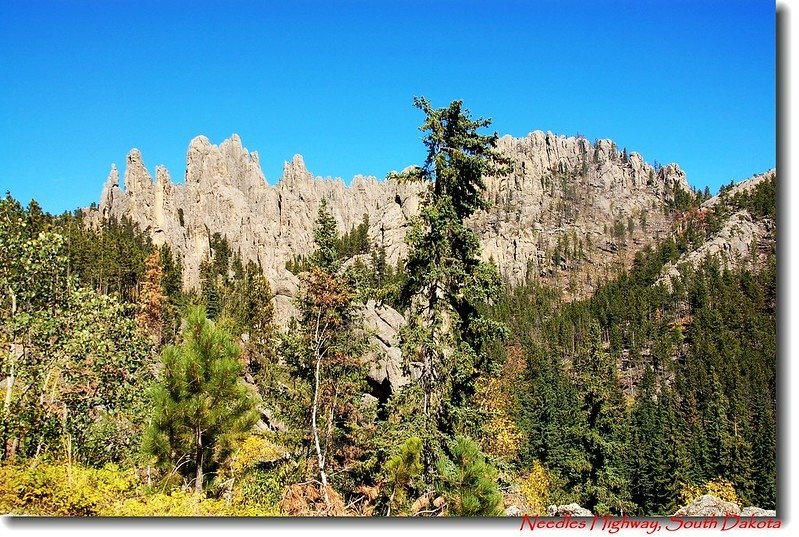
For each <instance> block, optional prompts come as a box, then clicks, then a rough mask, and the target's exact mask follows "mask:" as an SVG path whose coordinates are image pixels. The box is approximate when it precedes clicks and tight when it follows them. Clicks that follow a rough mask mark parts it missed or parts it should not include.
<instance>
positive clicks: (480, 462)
mask: <svg viewBox="0 0 799 537" xmlns="http://www.w3.org/2000/svg"><path fill="white" fill-rule="evenodd" d="M451 452H452V457H451V459H447V458H441V459H439V461H438V472H439V474H440V475H441V488H442V490H443V491H444V494H445V496H446V498H447V506H448V511H449V515H450V516H498V515H499V514H500V513H501V510H500V505H501V504H502V494H500V492H499V490H498V489H497V470H496V468H494V467H492V466H491V465H490V464H488V463H487V462H486V460H485V456H484V455H483V454H482V453H481V452H480V450H479V449H478V447H477V444H475V443H474V441H472V440H470V439H469V438H466V437H464V436H458V437H457V438H456V439H455V442H454V444H453V446H452V448H451Z"/></svg>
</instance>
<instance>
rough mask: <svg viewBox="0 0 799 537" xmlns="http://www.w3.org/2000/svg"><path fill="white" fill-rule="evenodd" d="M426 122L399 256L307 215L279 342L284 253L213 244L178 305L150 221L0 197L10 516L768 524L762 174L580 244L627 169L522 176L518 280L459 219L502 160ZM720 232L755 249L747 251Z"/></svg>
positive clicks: (3, 500)
mask: <svg viewBox="0 0 799 537" xmlns="http://www.w3.org/2000/svg"><path fill="white" fill-rule="evenodd" d="M414 104H415V106H416V107H417V108H418V112H419V117H420V119H421V122H422V123H421V127H420V131H421V135H420V136H421V137H422V142H423V144H420V145H419V161H420V162H423V164H421V165H419V166H411V167H408V168H405V169H404V170H403V171H401V172H394V173H392V174H390V175H389V176H388V177H386V178H384V179H381V181H387V182H391V183H392V184H394V183H396V185H398V186H397V188H398V189H400V188H403V189H416V190H414V192H416V191H418V192H419V193H420V194H419V200H420V201H419V204H418V209H417V210H415V212H414V213H413V215H412V217H411V218H410V219H409V220H408V223H407V226H406V228H403V235H404V236H403V238H402V249H401V252H402V255H400V256H399V257H397V256H396V255H395V252H394V250H392V249H387V248H386V245H385V244H381V242H380V241H378V240H376V239H375V237H378V236H379V234H380V233H379V226H380V225H381V224H380V223H378V222H375V219H374V217H372V218H371V219H370V217H369V216H368V215H365V216H364V217H363V218H362V219H361V218H360V215H358V218H359V219H360V222H361V223H360V224H358V225H355V226H347V227H344V226H342V225H341V222H342V219H341V215H340V214H339V209H338V207H339V205H336V206H335V207H334V200H333V198H330V199H327V198H323V199H322V200H320V202H319V203H318V204H315V205H314V213H315V219H314V221H313V224H312V228H311V229H309V230H308V231H309V233H311V237H310V240H311V241H312V244H313V246H312V247H311V248H310V249H302V250H293V251H292V256H291V258H290V259H288V261H286V263H285V270H284V272H285V273H286V274H287V277H290V278H291V281H296V282H297V287H296V292H294V291H292V295H293V296H291V298H290V307H291V314H290V315H288V316H286V318H279V317H280V312H279V311H278V309H277V306H276V302H275V297H276V296H277V295H279V294H281V293H282V291H281V292H280V293H279V292H278V290H276V289H275V286H276V284H275V279H274V278H273V272H270V270H271V269H269V270H267V267H266V266H265V265H263V263H262V260H263V259H267V258H269V256H271V255H272V254H271V253H270V252H269V251H266V250H263V249H262V251H260V252H259V256H261V257H259V258H253V257H251V256H249V255H245V254H243V253H242V252H243V251H244V250H242V246H241V244H239V242H238V241H237V240H234V239H233V238H232V237H229V236H227V235H226V234H225V233H223V232H222V231H221V230H220V229H213V228H212V227H210V226H207V229H206V231H205V239H204V240H205V242H204V243H203V248H205V250H204V251H205V252H206V253H205V257H204V259H203V260H202V262H201V264H200V266H199V273H198V274H199V277H198V278H197V281H196V282H191V281H189V280H190V278H186V271H187V270H188V268H187V266H185V257H184V255H183V253H182V252H183V251H184V250H180V249H176V248H175V246H174V244H170V242H169V241H164V240H162V239H161V238H159V235H158V233H156V232H155V231H154V228H155V224H153V227H152V228H151V227H147V226H143V225H142V224H141V221H135V220H134V219H132V218H129V217H127V216H124V215H122V216H119V215H118V214H116V213H109V214H107V215H102V214H101V211H100V212H98V211H97V208H96V207H93V208H91V210H93V211H95V212H94V213H91V214H100V215H101V216H98V217H96V218H94V217H92V218H90V217H89V215H90V209H78V210H76V211H74V212H67V213H64V214H61V215H53V214H49V213H47V212H44V211H43V210H42V208H41V207H40V206H39V205H38V204H37V202H36V201H33V200H32V201H30V202H29V203H26V202H24V201H22V200H17V199H14V198H13V197H12V196H11V194H6V195H5V197H4V198H3V199H2V200H0V349H2V350H0V395H1V396H2V398H3V403H2V414H1V415H0V512H2V513H10V514H16V515H47V516H150V515H158V516H379V517H386V516H388V517H406V516H418V517H439V516H449V517H498V516H505V515H509V514H514V513H516V514H519V513H522V514H529V515H531V516H532V515H533V514H538V515H541V516H546V515H547V514H548V509H549V508H550V506H555V507H557V506H562V505H567V504H572V503H576V504H578V505H579V506H580V507H582V508H584V509H587V510H589V511H590V512H591V513H592V514H599V515H606V514H607V515H612V516H621V515H624V514H627V515H630V516H671V515H672V514H674V513H675V512H676V511H677V510H678V509H680V508H681V507H683V506H686V505H688V504H690V503H691V502H693V501H694V500H696V499H697V498H699V497H701V496H703V495H706V494H711V495H713V496H715V497H717V498H719V499H721V500H724V501H729V502H734V503H736V504H738V505H740V506H741V507H742V508H743V506H757V507H759V508H761V509H768V510H773V509H776V506H777V488H778V487H777V475H778V473H777V415H778V409H777V395H776V385H777V319H776V317H777V313H776V312H777V254H776V244H777V242H776V235H777V214H776V205H777V204H776V190H777V175H776V173H775V172H769V173H767V174H765V175H762V176H756V178H755V179H756V180H750V181H751V182H744V183H740V184H732V183H731V184H730V185H728V186H725V187H722V188H721V190H720V192H718V193H711V192H709V191H707V190H706V191H704V192H703V191H700V190H693V189H691V188H688V189H685V188H681V187H680V186H679V185H678V184H677V183H674V184H673V185H672V184H671V183H669V184H668V185H667V186H664V187H663V189H664V190H663V193H662V194H661V195H662V199H663V200H664V201H663V205H662V206H658V207H656V208H651V207H650V208H647V209H646V210H643V211H639V212H636V213H634V214H633V213H629V214H628V213H625V212H623V211H619V212H618V214H619V215H620V216H619V217H618V219H616V220H615V221H612V220H611V221H605V222H600V223H599V224H598V228H599V229H598V231H597V232H596V233H593V234H592V233H583V234H580V233H581V232H580V231H579V229H577V227H576V226H572V227H570V225H571V224H570V222H573V221H575V219H576V218H578V216H579V215H578V213H581V214H587V213H586V212H590V211H591V210H592V209H591V206H590V200H589V201H583V200H584V199H586V200H587V199H588V198H585V197H584V196H583V194H582V192H583V191H582V190H581V189H582V188H583V187H582V186H581V185H582V183H581V181H584V180H585V179H584V178H586V177H589V176H590V177H594V176H595V175H591V174H595V172H594V171H593V170H597V169H600V167H601V166H603V165H604V164H603V162H604V161H600V160H601V159H615V160H614V161H613V162H614V166H619V167H620V169H632V168H635V167H636V166H643V164H640V165H639V163H638V162H639V161H638V160H636V159H637V158H638V157H637V155H633V154H628V152H627V150H626V149H624V151H623V152H622V151H619V150H618V149H616V148H615V147H614V148H613V150H612V151H610V150H609V151H608V152H607V154H608V155H609V156H607V155H606V154H605V153H601V152H600V151H599V150H596V151H595V150H594V148H595V147H604V146H603V145H601V144H600V143H599V142H597V143H596V144H594V145H592V144H590V143H588V142H587V141H586V142H585V147H586V148H587V149H586V151H591V153H588V152H587V153H586V155H587V156H586V157H585V159H584V160H583V161H582V164H581V165H580V166H576V167H574V168H572V169H569V170H563V169H556V170H552V173H551V174H550V175H548V176H546V177H544V176H542V177H540V178H536V180H535V182H536V185H535V188H539V189H540V190H541V192H542V194H541V195H542V196H551V195H553V194H552V193H553V192H556V191H557V196H558V198H557V199H558V200H560V202H561V205H560V206H558V208H557V209H553V213H552V214H553V215H554V216H552V218H557V219H559V222H562V225H561V224H558V225H559V226H560V227H558V229H559V230H562V231H557V235H556V236H557V241H555V240H554V239H553V242H551V243H543V242H542V247H541V249H540V250H539V252H540V257H538V258H534V257H532V256H530V257H524V256H526V255H527V254H525V253H519V254H516V253H515V252H514V253H513V256H514V259H515V260H516V261H517V262H518V263H519V264H524V263H527V265H528V266H530V267H533V266H534V265H535V268H534V269H531V270H528V271H526V273H525V274H523V275H522V277H514V278H509V277H508V276H507V274H505V273H503V271H501V270H500V268H499V265H498V264H497V262H496V258H495V257H494V253H493V252H492V253H491V254H490V255H489V253H488V252H487V251H486V250H485V247H484V245H485V244H486V243H485V242H481V241H482V238H483V236H484V235H480V234H479V233H478V227H479V226H478V225H477V224H476V222H483V220H481V218H484V215H485V214H494V213H487V211H488V210H489V209H492V207H493V208H494V209H497V210H499V209H501V210H502V211H503V212H502V214H503V215H511V214H513V210H515V209H514V208H513V206H512V200H510V199H509V198H508V199H503V198H501V197H498V196H489V195H488V187H487V185H488V181H489V180H491V181H500V180H502V181H508V182H509V183H511V182H512V178H513V177H518V176H519V175H518V174H519V173H521V172H520V171H519V164H518V162H516V161H514V159H513V158H512V155H509V153H508V152H506V151H501V150H500V149H501V148H500V147H499V144H498V141H499V137H498V135H496V134H492V133H491V131H490V126H491V121H490V120H487V119H482V118H479V117H474V116H472V115H471V113H470V112H469V111H468V110H467V109H466V108H465V107H464V105H463V104H462V103H461V102H460V101H453V102H452V103H450V104H449V105H447V106H445V107H443V108H436V107H434V106H433V105H432V104H431V103H430V102H429V101H428V100H426V99H424V98H417V99H415V101H414ZM580 143H582V142H580ZM590 155H594V156H593V157H592V156H590ZM646 166H648V165H646ZM660 168H661V167H660V166H659V165H658V166H656V167H653V168H651V171H650V172H649V173H650V176H649V178H648V179H647V178H646V177H644V179H643V180H644V181H649V184H650V185H657V184H659V183H658V181H659V178H660V177H662V176H663V173H665V171H664V172H662V173H661V170H660ZM642 169H647V170H649V169H650V168H642ZM664 170H665V167H664ZM514 174H516V175H514ZM597 176H598V175H597ZM539 179H540V181H539ZM188 181H189V177H188V175H187V182H188ZM503 184H504V183H503ZM508 188H510V187H508ZM585 188H589V187H585ZM621 188H624V187H623V186H622V187H621ZM652 188H655V187H654V186H652ZM658 188H659V187H658ZM499 191H500V192H502V190H499ZM570 196H571V197H570ZM131 199H133V198H131ZM134 201H135V200H134ZM131 203H133V202H131ZM131 206H132V205H131ZM406 208H407V206H403V210H404V209H406ZM183 211H187V213H186V215H185V218H186V221H187V222H188V219H189V215H188V211H189V209H188V208H187V207H181V208H180V210H179V214H180V220H181V222H180V226H183V219H184V213H183ZM571 213H574V214H571ZM231 214H232V213H231ZM221 217H224V215H221V216H220V218H221ZM503 218H505V217H504V216H503ZM507 221H510V222H513V217H512V216H507ZM503 222H504V221H503ZM503 222H493V221H491V222H488V223H486V224H485V227H486V229H490V227H491V226H492V225H494V226H495V227H497V229H500V230H501V229H504V228H502V226H503V225H505V224H504V223H503ZM187 225H188V224H187ZM480 225H482V224H480ZM656 225H660V226H661V228H662V232H658V233H657V234H655V232H654V231H645V230H647V229H649V230H652V229H654V228H655V226H656ZM524 226H526V224H525V225H524ZM524 226H522V225H521V224H520V227H524ZM603 226H604V231H603V229H602V227H603ZM736 226H738V227H736ZM529 227H531V228H532V226H529ZM481 229H482V228H481ZM736 229H757V230H765V231H762V232H757V233H754V234H753V235H751V237H750V238H747V239H746V241H748V242H747V243H746V245H745V247H744V249H743V251H744V253H745V255H743V254H742V255H737V254H730V253H729V251H728V250H729V248H727V247H726V246H725V244H727V243H725V242H724V241H727V242H729V240H727V239H726V238H725V237H728V235H729V233H731V231H730V230H736ZM569 230H576V231H569ZM528 232H529V233H538V231H536V230H533V229H526V228H525V229H520V230H519V231H518V233H519V234H522V233H528ZM553 236H555V235H553ZM729 236H732V235H729ZM736 236H737V235H736ZM592 237H593V239H592ZM542 240H543V239H542ZM730 240H731V239H730ZM720 241H721V242H720ZM719 244H721V246H719ZM607 245H609V246H607ZM181 248H182V246H181ZM602 248H605V250H607V251H605V250H602ZM397 251H400V250H397ZM600 255H601V256H606V257H607V258H608V259H610V258H611V257H612V258H613V259H615V260H617V261H616V262H615V265H612V266H611V265H608V264H600V263H599V262H598V261H595V260H596V259H599V257H597V256H600ZM392 256H393V257H392ZM602 259H605V258H602ZM542 260H543V261H542ZM592 260H594V261H592ZM609 266H610V267H611V268H608V267H609ZM540 267H546V268H540ZM280 269H281V270H283V269H284V267H282V266H281V267H280ZM284 294H285V293H284ZM281 296H282V295H281ZM367 305H369V307H370V308H372V311H373V310H374V308H376V307H379V308H386V309H387V310H388V309H390V310H391V311H392V312H395V313H396V315H395V316H396V317H397V318H401V319H402V323H401V324H400V325H399V326H398V327H397V335H396V338H397V339H396V345H394V346H393V347H392V351H391V352H392V353H394V354H392V356H395V357H396V360H397V361H396V364H395V365H396V367H395V369H396V371H397V373H396V375H397V378H400V376H401V378H402V379H403V380H402V382H401V383H400V382H396V383H394V382H393V380H392V383H389V382H388V381H385V382H382V383H378V382H376V381H375V380H374V378H373V377H374V375H373V374H370V368H372V369H374V368H375V367H376V366H375V364H385V363H386V361H387V360H388V358H385V356H388V354H387V352H388V351H386V349H385V348H381V347H379V346H378V345H376V343H375V341H376V339H375V333H374V329H373V328H371V327H370V326H368V323H365V312H366V311H367V309H368V308H367ZM280 311H283V310H280ZM381 367H388V366H385V365H383V366H381ZM392 367H394V366H392ZM392 374H393V373H392ZM549 514H550V515H552V514H553V513H552V512H550V513H549Z"/></svg>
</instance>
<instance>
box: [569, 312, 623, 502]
mask: <svg viewBox="0 0 799 537" xmlns="http://www.w3.org/2000/svg"><path fill="white" fill-rule="evenodd" d="M589 333H590V349H587V350H586V351H583V352H581V354H580V355H579V356H578V357H577V358H576V359H575V368H576V371H577V385H578V388H579V390H580V392H581V396H582V408H583V410H584V412H585V414H586V421H587V431H586V433H585V436H584V439H583V443H584V449H585V451H586V455H587V456H588V460H589V463H590V470H589V471H588V473H587V475H586V476H585V480H584V482H585V486H584V493H583V495H584V502H585V504H584V505H585V506H586V507H587V508H588V509H590V510H591V511H593V512H595V513H599V514H607V513H611V512H612V513H619V514H620V513H625V512H630V511H631V510H632V509H633V506H632V503H631V502H630V500H629V476H628V475H627V457H628V450H629V444H628V442H629V441H628V437H627V433H628V430H627V427H626V423H627V413H626V409H625V405H624V396H623V394H622V391H621V386H620V385H619V380H618V370H617V366H616V361H615V360H614V359H613V357H611V356H610V354H608V352H607V351H606V350H605V349H604V348H603V343H602V340H601V334H600V328H599V324H598V323H596V321H592V323H591V325H590V327H589Z"/></svg>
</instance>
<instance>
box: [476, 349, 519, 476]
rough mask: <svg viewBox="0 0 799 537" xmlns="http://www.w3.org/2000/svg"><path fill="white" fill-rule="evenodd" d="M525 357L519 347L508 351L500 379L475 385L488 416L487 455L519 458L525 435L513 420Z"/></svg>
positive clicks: (484, 438)
mask: <svg viewBox="0 0 799 537" xmlns="http://www.w3.org/2000/svg"><path fill="white" fill-rule="evenodd" d="M525 368H526V363H525V360H524V355H523V353H522V352H521V350H520V349H519V348H518V347H516V346H511V347H509V348H508V358H507V360H506V362H505V364H503V366H502V371H501V372H500V373H499V375H497V376H483V377H480V378H479V379H477V382H476V385H475V402H476V403H477V405H478V406H479V407H480V409H481V410H482V411H483V412H484V413H485V414H486V416H487V420H486V424H485V425H484V427H483V434H482V437H481V439H480V440H481V444H482V448H483V451H484V452H485V453H486V455H489V456H490V457H493V458H500V459H505V460H506V461H510V460H513V459H515V458H516V456H517V455H518V454H519V448H520V446H521V442H522V434H521V433H520V432H519V429H518V427H517V426H516V422H515V421H514V419H513V416H514V415H515V414H516V413H517V411H518V408H517V402H516V395H515V393H516V390H517V383H518V380H519V379H520V378H521V377H522V375H523V374H524V370H525Z"/></svg>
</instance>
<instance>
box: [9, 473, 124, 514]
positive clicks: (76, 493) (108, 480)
mask: <svg viewBox="0 0 799 537" xmlns="http://www.w3.org/2000/svg"><path fill="white" fill-rule="evenodd" d="M134 481H135V475H134V473H133V471H124V470H120V469H119V468H117V467H116V466H114V465H107V466H105V467H103V468H100V469H97V468H86V467H83V466H77V465H67V464H57V463H46V462H38V461H34V462H33V463H32V464H31V465H29V466H11V465H5V466H2V467H0V509H1V510H2V511H3V512H4V513H13V514H31V515H49V516H92V515H100V514H103V511H104V510H105V509H106V508H107V507H108V506H110V505H111V504H113V503H114V502H115V501H118V500H119V499H121V498H122V497H123V496H124V495H125V494H126V493H128V492H129V491H130V490H131V489H132V487H133V483H134Z"/></svg>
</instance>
